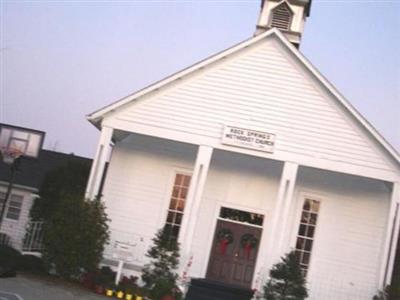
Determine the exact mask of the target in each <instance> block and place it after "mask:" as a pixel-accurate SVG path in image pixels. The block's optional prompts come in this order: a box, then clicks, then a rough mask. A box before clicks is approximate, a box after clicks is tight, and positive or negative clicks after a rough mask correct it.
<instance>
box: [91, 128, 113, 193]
mask: <svg viewBox="0 0 400 300" xmlns="http://www.w3.org/2000/svg"><path fill="white" fill-rule="evenodd" d="M112 135H113V128H111V127H106V126H103V127H102V129H101V134H100V140H99V144H98V145H97V150H96V155H95V157H94V159H93V162H92V167H91V170H90V175H89V180H88V183H87V186H86V198H88V199H94V197H96V196H97V193H98V191H99V188H100V182H101V178H102V176H103V172H104V167H105V164H106V162H107V158H108V156H109V152H110V148H111V138H112Z"/></svg>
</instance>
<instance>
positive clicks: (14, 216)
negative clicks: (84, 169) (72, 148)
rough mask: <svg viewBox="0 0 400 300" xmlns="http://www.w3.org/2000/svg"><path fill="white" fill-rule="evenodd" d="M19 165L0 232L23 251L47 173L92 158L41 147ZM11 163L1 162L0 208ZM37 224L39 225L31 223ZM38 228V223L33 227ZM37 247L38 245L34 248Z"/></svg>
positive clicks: (26, 247)
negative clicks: (37, 154) (34, 207)
mask: <svg viewBox="0 0 400 300" xmlns="http://www.w3.org/2000/svg"><path fill="white" fill-rule="evenodd" d="M20 159H21V161H20V164H19V168H18V171H17V173H16V176H15V180H14V186H13V189H12V192H11V197H10V199H9V201H8V203H7V208H6V210H5V213H4V219H3V223H2V226H1V233H4V234H7V235H8V236H9V237H10V240H11V245H12V246H13V247H14V248H16V249H18V250H24V251H30V250H32V249H30V247H31V246H32V245H30V243H28V242H27V243H26V245H24V243H23V241H24V237H25V233H26V229H27V226H28V224H29V212H30V209H31V207H32V205H33V202H34V200H35V198H37V197H39V195H38V194H39V189H40V186H41V184H42V182H43V179H44V178H45V176H46V174H47V172H49V171H52V170H55V169H57V168H59V167H61V166H63V165H65V164H66V163H67V162H68V161H70V160H74V161H84V162H88V163H90V162H91V159H88V158H84V157H79V156H76V155H73V154H65V153H60V152H55V151H50V150H41V151H40V154H39V157H38V158H37V159H32V158H26V157H22V158H20ZM10 173H11V172H10V166H9V165H7V164H5V163H4V162H2V161H1V162H0V208H1V205H2V204H3V201H4V197H5V194H6V191H7V187H8V183H9V179H10V175H11V174H10ZM30 225H31V226H32V225H40V224H30ZM32 229H33V228H32ZM34 229H37V230H40V226H39V227H37V228H34ZM34 250H37V245H35V249H34Z"/></svg>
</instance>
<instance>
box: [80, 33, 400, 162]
mask: <svg viewBox="0 0 400 300" xmlns="http://www.w3.org/2000/svg"><path fill="white" fill-rule="evenodd" d="M268 36H274V37H276V38H277V39H278V40H279V41H280V42H281V43H282V44H283V45H284V46H286V48H287V49H288V50H289V51H290V52H291V53H292V54H293V55H294V57H295V58H297V59H298V60H299V61H300V62H301V63H302V64H303V65H304V67H305V68H306V69H307V70H308V71H309V72H310V73H311V74H312V75H313V76H314V77H315V78H316V79H317V80H318V81H319V82H320V83H321V85H322V86H324V87H325V88H326V89H327V91H328V92H329V93H331V94H332V95H333V97H334V98H335V99H336V100H337V102H338V103H339V104H340V105H341V106H342V107H343V108H344V109H345V110H347V112H348V113H349V114H350V115H351V116H353V117H354V118H355V120H357V121H358V122H359V123H360V124H361V125H362V126H363V127H364V128H365V130H366V132H367V133H369V134H370V136H372V137H373V138H374V139H375V140H376V141H377V142H378V143H379V144H380V145H382V147H383V148H384V149H385V150H386V152H387V153H388V154H389V155H390V156H391V157H392V158H393V159H394V160H395V161H396V163H397V164H398V165H400V155H399V153H397V151H396V150H395V149H394V148H393V147H392V146H391V145H390V144H389V143H388V142H387V141H386V140H385V139H384V138H383V136H382V135H380V133H379V132H378V131H377V130H376V129H375V128H374V127H373V126H372V125H371V124H370V123H369V122H368V121H367V120H366V119H365V118H364V117H363V116H362V115H361V114H360V113H359V112H358V111H357V110H356V109H355V108H354V107H353V106H352V105H351V104H350V102H349V101H347V100H346V99H345V98H344V96H343V95H341V94H340V92H339V91H338V90H337V89H336V88H335V87H334V86H333V85H332V84H331V83H330V82H329V81H328V80H327V79H326V78H325V77H324V76H323V75H322V74H321V73H320V72H319V71H318V70H317V69H316V68H315V67H314V66H313V65H312V64H311V63H310V62H309V61H308V60H307V58H306V57H305V56H304V55H303V54H302V53H301V52H300V51H299V50H298V49H297V48H296V47H294V46H293V45H292V44H291V43H290V42H289V41H288V40H287V39H286V38H285V37H284V35H283V34H282V33H281V32H280V31H279V30H278V29H276V28H272V29H270V30H268V31H266V32H264V33H262V34H259V35H256V36H254V37H252V38H250V39H247V40H245V41H243V42H241V43H239V44H237V45H234V46H233V47H231V48H228V49H226V50H224V51H222V52H219V53H217V54H215V55H213V56H211V57H209V58H207V59H205V60H202V61H200V62H198V63H196V64H194V65H192V66H190V67H188V68H186V69H183V70H181V71H179V72H177V73H175V74H172V75H170V76H168V77H166V78H165V79H162V80H160V81H157V82H155V83H154V84H151V85H149V86H147V87H145V88H143V89H141V90H139V91H137V92H135V93H133V94H131V95H129V96H127V97H124V98H122V99H120V100H118V101H116V102H114V103H112V104H110V105H107V106H105V107H103V108H101V109H99V110H97V111H95V112H93V113H91V114H89V115H88V116H87V119H88V120H89V121H90V122H91V123H92V124H94V125H95V126H97V127H100V124H101V121H102V119H103V117H105V116H106V115H107V114H109V113H112V112H114V111H116V110H118V109H120V108H122V107H123V106H125V105H127V104H129V103H132V102H133V101H136V100H137V99H138V98H140V97H142V96H144V95H147V94H149V93H151V92H153V91H156V90H158V89H160V88H163V87H166V86H168V85H169V84H171V83H172V82H174V81H176V80H180V79H182V78H183V77H186V76H188V75H190V74H192V73H194V72H196V71H199V70H201V69H203V68H204V67H206V66H208V65H210V64H213V63H214V62H216V61H219V60H221V59H224V58H225V57H227V56H229V55H231V54H234V53H236V52H238V51H240V50H241V49H244V48H246V47H249V46H251V45H253V44H255V43H257V42H259V41H261V40H263V39H265V38H266V37H268Z"/></svg>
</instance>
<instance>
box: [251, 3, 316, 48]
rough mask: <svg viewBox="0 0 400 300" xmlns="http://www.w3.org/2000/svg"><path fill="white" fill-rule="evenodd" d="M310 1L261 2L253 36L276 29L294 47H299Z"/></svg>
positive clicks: (308, 13) (308, 12)
mask: <svg viewBox="0 0 400 300" xmlns="http://www.w3.org/2000/svg"><path fill="white" fill-rule="evenodd" d="M311 1H312V0H262V1H261V11H260V17H259V19H258V23H257V29H256V32H255V35H257V34H260V33H262V32H264V31H266V30H268V29H271V28H278V29H279V30H280V31H281V32H282V33H283V34H284V35H285V36H286V38H287V39H288V40H289V41H290V42H291V43H293V44H294V45H295V46H296V47H298V46H299V45H300V41H301V36H302V34H303V30H304V24H305V22H306V18H307V17H308V16H309V15H310V8H311Z"/></svg>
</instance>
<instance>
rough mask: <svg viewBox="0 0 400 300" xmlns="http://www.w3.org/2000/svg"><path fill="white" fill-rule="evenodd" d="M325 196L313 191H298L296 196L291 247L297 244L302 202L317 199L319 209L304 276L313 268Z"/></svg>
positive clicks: (293, 247)
mask: <svg viewBox="0 0 400 300" xmlns="http://www.w3.org/2000/svg"><path fill="white" fill-rule="evenodd" d="M326 198H327V196H326V195H322V194H317V193H315V192H309V191H300V192H299V194H298V197H297V205H296V213H295V218H294V222H295V223H294V224H293V227H292V237H291V243H290V245H291V249H292V250H294V251H296V244H297V237H298V236H299V234H298V233H299V229H300V224H301V217H302V213H303V206H304V202H305V200H306V199H310V200H316V201H319V210H318V217H317V222H316V226H315V229H314V236H313V243H312V249H311V253H310V258H309V262H308V268H307V272H306V275H305V277H306V278H307V277H310V276H312V275H310V274H312V272H313V269H314V263H313V262H314V260H313V257H314V255H315V252H316V249H318V247H319V244H318V236H319V235H320V230H321V226H320V223H321V216H322V213H323V210H324V203H325V201H326Z"/></svg>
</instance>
